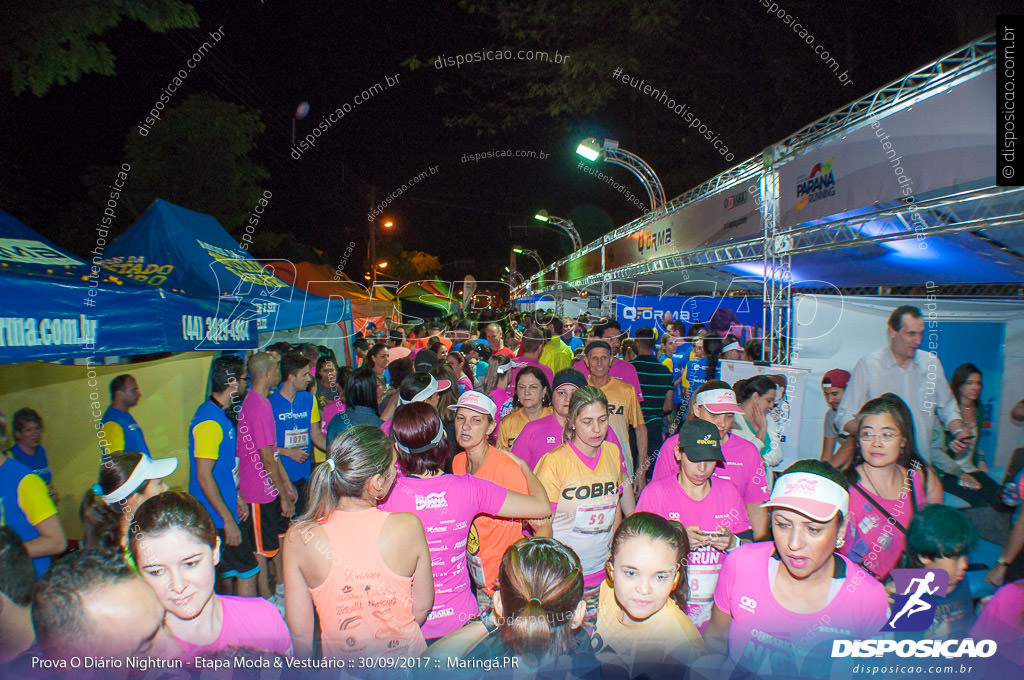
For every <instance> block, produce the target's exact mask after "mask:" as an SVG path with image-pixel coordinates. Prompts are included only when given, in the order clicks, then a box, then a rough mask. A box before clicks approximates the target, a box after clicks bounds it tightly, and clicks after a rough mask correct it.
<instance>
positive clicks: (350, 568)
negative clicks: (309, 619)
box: [309, 508, 427, 658]
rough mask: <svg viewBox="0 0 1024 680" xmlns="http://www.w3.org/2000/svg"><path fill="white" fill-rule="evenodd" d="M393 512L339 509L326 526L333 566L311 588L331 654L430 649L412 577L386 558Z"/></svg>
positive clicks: (402, 653) (325, 644)
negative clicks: (384, 542) (383, 549)
mask: <svg viewBox="0 0 1024 680" xmlns="http://www.w3.org/2000/svg"><path fill="white" fill-rule="evenodd" d="M389 514H391V513H388V512H384V511H383V510H378V509H376V508H369V509H367V510H361V511H359V512H339V511H335V512H334V513H332V514H331V516H330V517H328V518H327V519H326V520H324V521H321V522H320V525H321V526H322V527H323V529H324V532H326V533H327V539H328V540H329V541H330V546H331V552H332V555H331V556H330V557H331V569H330V571H329V572H328V573H327V578H326V579H324V582H323V583H321V584H320V585H319V586H317V587H316V588H310V589H309V594H310V595H311V596H312V597H313V604H314V606H315V607H316V612H317V614H318V615H319V616H320V629H321V637H320V640H321V643H322V646H323V654H324V657H325V658H338V657H347V656H368V655H377V654H386V655H395V656H418V655H420V654H422V653H423V652H424V651H425V650H426V649H427V643H426V641H425V640H424V639H423V633H422V632H421V631H420V627H419V626H418V625H416V619H415V618H414V617H413V614H412V577H411V576H408V577H406V576H399V575H398V574H396V573H395V572H394V571H392V570H391V568H390V567H388V565H387V564H386V563H385V562H384V558H383V557H381V554H380V548H379V547H378V546H379V545H380V543H379V540H380V532H381V529H382V528H383V527H384V522H385V520H387V518H388V515H389Z"/></svg>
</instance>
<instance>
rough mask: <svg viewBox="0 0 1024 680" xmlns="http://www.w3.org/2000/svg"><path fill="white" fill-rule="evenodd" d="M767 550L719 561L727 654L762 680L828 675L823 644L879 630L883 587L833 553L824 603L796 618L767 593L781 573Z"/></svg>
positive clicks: (768, 545) (751, 546)
mask: <svg viewBox="0 0 1024 680" xmlns="http://www.w3.org/2000/svg"><path fill="white" fill-rule="evenodd" d="M774 550H775V543H774V542H772V541H764V542H761V543H748V544H746V545H741V546H740V547H739V548H736V549H735V550H733V551H732V552H731V553H729V555H728V556H727V557H726V558H725V562H724V563H723V564H722V570H721V572H719V574H718V584H717V586H715V606H716V607H718V608H719V609H720V610H721V611H722V612H723V613H725V614H728V615H729V616H731V617H732V622H731V623H730V625H729V657H730V658H731V659H732V661H733V662H735V663H736V664H737V666H739V667H740V668H742V669H743V670H745V671H749V672H751V673H755V674H758V675H761V676H764V677H768V676H771V677H780V678H781V677H787V678H791V677H795V676H798V675H803V676H810V677H820V678H826V677H830V675H831V674H830V673H829V669H830V667H831V664H832V658H831V650H832V643H831V640H857V639H867V638H871V637H874V636H875V635H878V634H879V631H881V629H882V626H883V625H885V623H886V620H887V618H888V615H887V611H888V606H889V605H888V602H887V600H886V595H885V588H883V587H882V584H880V583H879V582H878V581H876V580H875V579H873V578H871V576H870V575H868V573H867V572H865V571H864V570H863V569H861V568H860V567H858V566H857V565H855V564H854V563H853V562H851V561H850V560H848V559H847V558H846V557H843V556H841V555H835V558H834V559H836V560H839V562H837V564H836V566H835V569H836V575H835V576H834V577H833V578H832V582H831V584H830V588H829V593H828V597H827V604H825V606H824V607H823V608H822V609H820V610H819V611H816V612H813V613H810V614H798V613H796V612H793V611H790V610H789V609H786V608H785V607H783V606H782V605H781V604H779V603H778V601H776V599H775V596H774V595H773V594H772V583H774V580H775V578H776V576H777V575H778V572H779V570H781V569H785V568H786V567H785V565H783V564H782V563H781V562H780V561H779V560H777V559H775V558H773V557H772V555H773V552H774ZM794 652H795V653H794Z"/></svg>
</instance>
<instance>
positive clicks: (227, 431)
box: [188, 399, 238, 529]
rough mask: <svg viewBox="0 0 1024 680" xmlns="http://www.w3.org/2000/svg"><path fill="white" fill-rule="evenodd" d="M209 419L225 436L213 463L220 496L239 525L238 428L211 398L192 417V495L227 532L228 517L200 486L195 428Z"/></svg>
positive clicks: (220, 527)
mask: <svg viewBox="0 0 1024 680" xmlns="http://www.w3.org/2000/svg"><path fill="white" fill-rule="evenodd" d="M207 420H212V421H213V422H215V423H217V425H218V427H220V429H221V432H222V434H223V436H222V438H221V440H220V445H219V447H218V449H217V460H216V462H214V464H213V481H214V482H216V484H217V489H218V490H219V491H220V497H221V499H222V500H223V501H224V504H225V505H227V506H228V510H230V511H231V514H232V515H233V516H234V518H235V522H238V509H237V506H236V503H237V501H238V489H237V488H236V487H235V474H234V472H235V453H236V452H235V426H234V425H233V424H232V423H231V421H230V420H229V419H228V416H227V414H226V413H224V409H222V408H221V407H220V406H218V405H217V404H215V403H214V402H213V401H212V400H210V399H207V400H206V401H205V402H203V404H202V405H201V406H200V407H199V408H198V409H196V414H195V416H193V417H192V424H191V425H189V427H188V462H189V473H188V492H189V493H190V494H192V495H193V496H195V498H196V500H198V501H199V502H200V503H202V504H203V505H204V506H205V507H206V510H207V511H208V512H209V513H210V517H211V518H212V519H213V524H214V526H216V527H217V528H218V529H223V528H224V518H223V517H221V516H220V513H219V512H217V510H216V509H214V507H213V505H212V504H211V503H210V501H209V500H208V499H207V497H206V494H205V493H203V489H202V487H201V486H199V477H198V476H197V475H196V440H195V433H194V432H193V429H194V428H195V426H196V425H198V424H199V423H202V422H204V421H207Z"/></svg>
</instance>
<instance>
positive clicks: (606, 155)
mask: <svg viewBox="0 0 1024 680" xmlns="http://www.w3.org/2000/svg"><path fill="white" fill-rule="evenodd" d="M576 153H577V154H579V155H580V156H582V157H583V158H586V159H587V160H588V161H596V160H603V161H605V162H606V163H611V164H612V165H618V166H620V167H623V168H626V169H627V170H629V171H630V172H632V173H633V174H634V175H636V177H637V179H639V180H640V183H641V184H643V185H644V189H645V190H646V191H647V198H648V199H649V200H650V202H651V212H655V211H657V210H660V209H661V208H664V207H665V204H666V203H667V202H668V201H667V200H666V199H665V189H664V187H662V186H661V180H660V179H658V175H657V173H655V172H654V169H653V168H652V167H651V166H650V165H648V164H647V161H645V160H644V159H642V158H640V157H639V156H637V155H636V154H635V153H632V152H631V151H627V150H626V149H623V148H620V147H619V143H618V141H616V140H614V139H604V140H601V141H598V140H597V138H595V137H587V138H586V139H584V140H583V141H582V142H580V143H579V146H577V147H576Z"/></svg>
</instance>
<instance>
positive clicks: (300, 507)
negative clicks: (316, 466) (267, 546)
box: [281, 479, 309, 535]
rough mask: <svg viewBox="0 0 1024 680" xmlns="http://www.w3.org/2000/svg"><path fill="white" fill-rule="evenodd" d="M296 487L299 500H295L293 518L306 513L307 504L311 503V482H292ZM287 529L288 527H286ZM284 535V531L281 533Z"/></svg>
mask: <svg viewBox="0 0 1024 680" xmlns="http://www.w3.org/2000/svg"><path fill="white" fill-rule="evenodd" d="M292 485H293V486H294V487H295V493H296V495H297V496H298V498H297V499H296V500H295V514H294V515H292V517H298V516H299V515H301V514H302V513H304V512H306V503H307V502H308V501H309V480H306V479H296V480H295V481H293V482H292ZM284 528H285V529H287V528H288V527H287V526H285V527H284ZM281 534H282V535H283V534H284V530H282V531H281Z"/></svg>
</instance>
